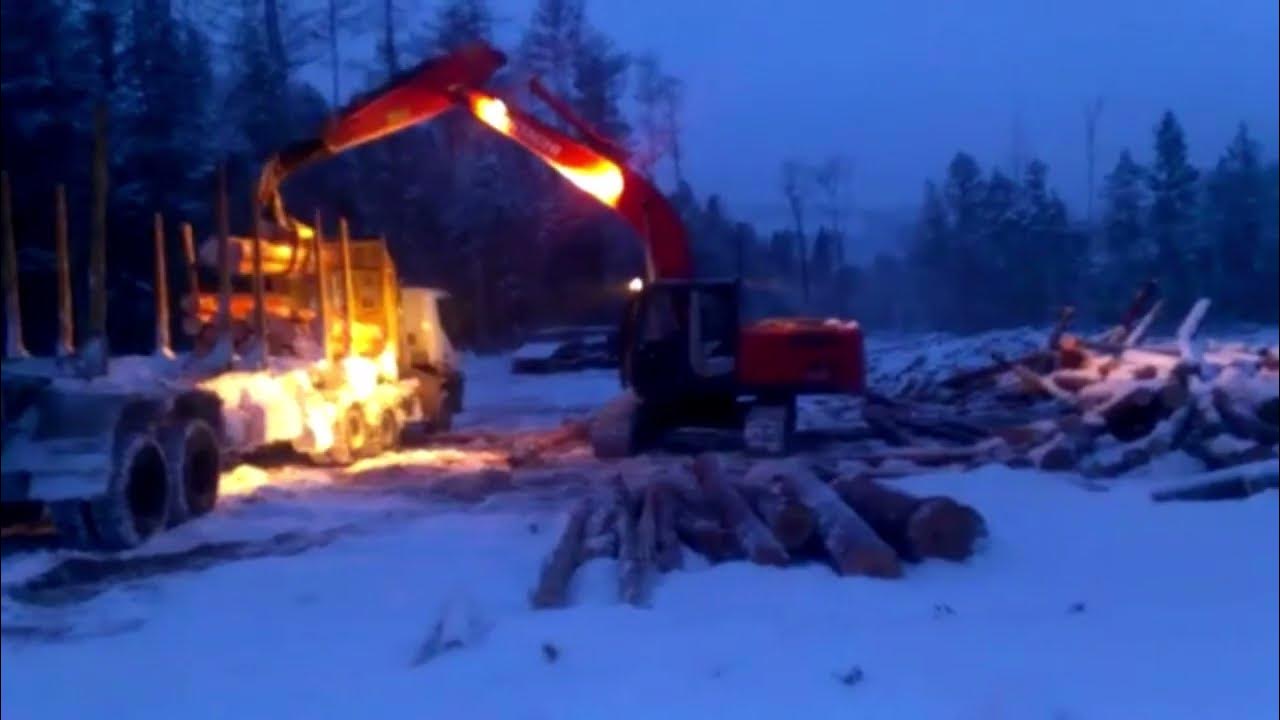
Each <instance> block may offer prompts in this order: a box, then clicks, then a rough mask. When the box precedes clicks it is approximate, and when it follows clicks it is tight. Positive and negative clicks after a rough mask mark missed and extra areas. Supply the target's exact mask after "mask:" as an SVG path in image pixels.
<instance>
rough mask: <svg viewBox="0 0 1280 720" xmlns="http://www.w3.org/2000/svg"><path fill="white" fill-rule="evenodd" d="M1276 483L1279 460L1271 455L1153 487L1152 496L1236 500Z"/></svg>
mask: <svg viewBox="0 0 1280 720" xmlns="http://www.w3.org/2000/svg"><path fill="white" fill-rule="evenodd" d="M1277 487H1280V463H1277V461H1276V460H1274V459H1272V460H1264V461H1261V462H1255V463H1250V464H1248V465H1240V466H1238V467H1234V468H1228V469H1225V470H1219V471H1217V472H1210V473H1205V474H1203V475H1201V476H1199V477H1196V478H1192V479H1190V480H1187V481H1184V482H1181V483H1179V484H1178V485H1175V486H1173V487H1169V488H1164V489H1161V490H1155V491H1153V492H1152V493H1151V499H1152V500H1154V501H1156V502H1167V501H1170V500H1235V499H1240V498H1246V497H1249V496H1251V495H1254V494H1257V493H1260V492H1262V491H1264V490H1274V489H1276V488H1277Z"/></svg>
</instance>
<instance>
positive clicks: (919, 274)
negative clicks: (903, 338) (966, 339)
mask: <svg viewBox="0 0 1280 720" xmlns="http://www.w3.org/2000/svg"><path fill="white" fill-rule="evenodd" d="M951 234H952V233H951V222H950V219H949V218H948V216H947V208H946V205H945V204H944V202H943V199H942V194H941V193H940V192H939V191H938V187H937V185H935V184H934V183H933V182H932V181H930V182H926V183H925V186H924V201H923V203H922V204H921V207H920V220H919V222H918V223H917V225H916V229H915V233H914V235H913V237H912V239H911V244H910V247H909V249H908V257H909V260H910V265H911V267H912V269H913V274H914V275H915V278H916V284H917V286H916V289H915V292H913V293H912V294H911V299H913V300H914V301H915V302H916V303H918V305H919V308H920V310H919V314H920V316H921V317H923V318H927V320H928V321H929V322H930V323H931V324H934V325H935V326H936V327H942V328H948V329H950V328H952V327H953V323H954V322H955V320H956V313H955V309H956V306H955V302H954V301H955V298H954V296H953V294H952V288H953V287H954V283H953V278H952V276H951V269H952V262H953V255H954V254H953V251H952V244H951Z"/></svg>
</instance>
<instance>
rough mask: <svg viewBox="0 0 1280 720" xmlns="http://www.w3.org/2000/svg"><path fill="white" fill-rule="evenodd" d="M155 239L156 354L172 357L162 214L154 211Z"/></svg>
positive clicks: (153, 231) (167, 276)
mask: <svg viewBox="0 0 1280 720" xmlns="http://www.w3.org/2000/svg"><path fill="white" fill-rule="evenodd" d="M152 235H153V237H154V239H155V266H156V280H155V285H156V287H155V295H156V355H159V356H161V357H173V342H172V338H171V337H170V334H169V275H168V268H167V267H166V263H165V256H164V245H165V243H164V216H163V215H161V214H160V213H156V214H155V217H154V219H153V220H152Z"/></svg>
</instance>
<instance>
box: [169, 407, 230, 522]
mask: <svg viewBox="0 0 1280 720" xmlns="http://www.w3.org/2000/svg"><path fill="white" fill-rule="evenodd" d="M160 446H161V448H162V449H163V450H164V455H165V462H166V464H167V465H168V468H169V497H170V501H169V524H170V525H171V526H172V525H179V524H181V523H183V522H186V521H187V520H188V519H190V518H194V517H199V516H201V515H204V514H205V513H207V512H209V511H210V510H212V509H213V506H214V504H216V503H217V501H218V475H219V473H220V472H221V470H222V455H221V451H220V448H219V447H218V435H217V433H215V432H214V430H213V428H212V427H210V425H209V423H207V422H205V421H204V420H200V419H195V418H193V419H190V420H185V421H183V422H181V423H179V424H177V425H172V426H169V427H167V428H165V429H163V430H162V431H161V434H160Z"/></svg>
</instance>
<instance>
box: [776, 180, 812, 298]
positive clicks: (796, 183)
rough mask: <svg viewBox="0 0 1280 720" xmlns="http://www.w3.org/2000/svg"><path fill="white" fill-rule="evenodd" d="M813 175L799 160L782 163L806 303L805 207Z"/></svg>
mask: <svg viewBox="0 0 1280 720" xmlns="http://www.w3.org/2000/svg"><path fill="white" fill-rule="evenodd" d="M811 175H812V174H811V172H810V170H809V169H808V168H806V167H805V166H804V165H803V164H801V163H800V162H799V161H797V160H787V161H786V162H784V163H783V164H782V195H783V197H784V198H786V200H787V207H788V208H789V209H790V210H791V220H792V222H793V223H795V233H796V246H797V250H798V251H799V254H800V293H801V298H802V299H803V301H804V302H805V304H808V302H809V250H808V247H807V245H806V243H805V239H804V209H805V199H806V197H807V196H808V194H809V188H810V181H811V180H812V177H811Z"/></svg>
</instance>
